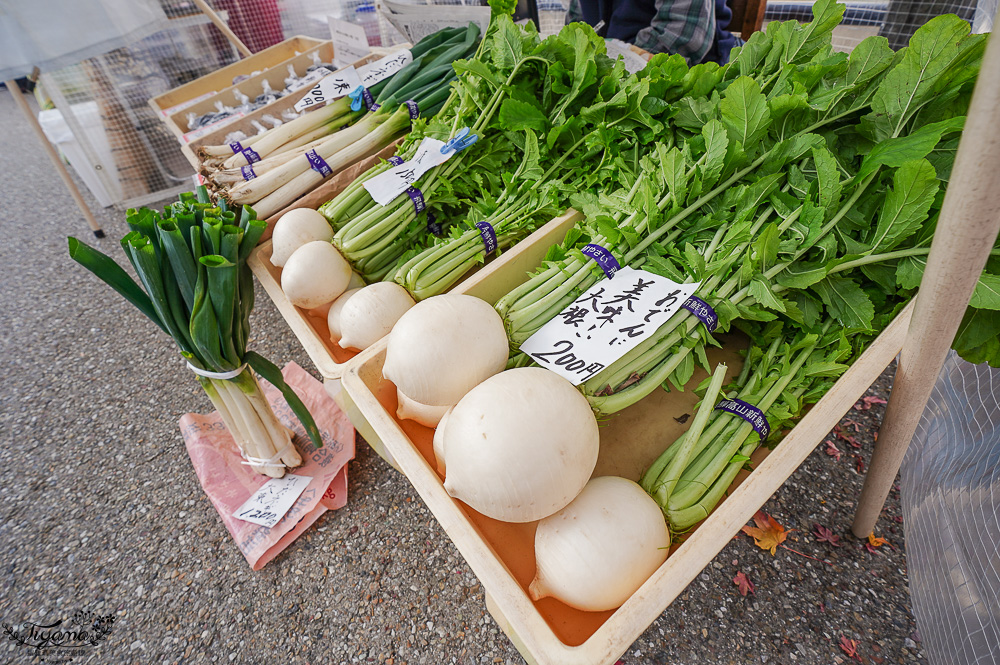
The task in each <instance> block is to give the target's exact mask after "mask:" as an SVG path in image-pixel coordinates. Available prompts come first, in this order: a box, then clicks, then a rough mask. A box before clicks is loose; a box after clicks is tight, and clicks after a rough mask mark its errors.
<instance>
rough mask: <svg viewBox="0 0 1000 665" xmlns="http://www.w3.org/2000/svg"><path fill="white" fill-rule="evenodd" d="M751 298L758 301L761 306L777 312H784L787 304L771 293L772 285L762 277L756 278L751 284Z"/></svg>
mask: <svg viewBox="0 0 1000 665" xmlns="http://www.w3.org/2000/svg"><path fill="white" fill-rule="evenodd" d="M749 293H750V297H752V298H753V299H754V300H756V301H757V302H758V303H759V304H760V305H761V306H763V307H766V308H768V309H773V310H775V311H776V312H784V311H785V304H784V303H783V302H782V301H781V299H780V298H778V296H776V295H775V294H774V292H773V291H771V287H770V285H769V284H768V283H767V282H766V281H764V279H763V278H761V277H755V278H754V279H753V281H752V282H750V288H749Z"/></svg>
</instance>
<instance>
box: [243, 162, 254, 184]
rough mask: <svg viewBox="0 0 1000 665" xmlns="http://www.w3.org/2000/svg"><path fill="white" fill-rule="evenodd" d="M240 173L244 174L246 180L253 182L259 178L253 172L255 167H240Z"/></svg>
mask: <svg viewBox="0 0 1000 665" xmlns="http://www.w3.org/2000/svg"><path fill="white" fill-rule="evenodd" d="M240 173H242V174H243V179H244V180H253V179H254V178H256V177H257V174H256V173H254V172H253V167H252V166H250V165H249V164H247V165H246V166H241V167H240Z"/></svg>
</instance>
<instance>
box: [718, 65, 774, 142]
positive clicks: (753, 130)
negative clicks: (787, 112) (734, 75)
mask: <svg viewBox="0 0 1000 665" xmlns="http://www.w3.org/2000/svg"><path fill="white" fill-rule="evenodd" d="M720 108H721V111H722V122H723V123H724V124H725V125H726V129H728V130H729V135H730V138H732V139H733V140H735V141H738V142H739V143H740V144H741V145H742V146H743V149H744V150H746V151H747V152H751V151H753V150H754V149H756V148H757V145H756V144H757V143H758V142H759V141H760V140H761V139H762V138H764V135H765V134H767V129H768V127H769V126H770V123H771V116H770V112H769V111H768V108H767V100H766V99H765V98H764V95H763V94H762V93H761V91H760V86H759V85H758V84H757V81H755V80H753V79H752V78H749V77H746V76H743V77H740V78H738V79H736V80H735V81H733V83H732V84H730V86H729V87H728V88H726V92H725V94H724V95H723V97H722V103H721V105H720Z"/></svg>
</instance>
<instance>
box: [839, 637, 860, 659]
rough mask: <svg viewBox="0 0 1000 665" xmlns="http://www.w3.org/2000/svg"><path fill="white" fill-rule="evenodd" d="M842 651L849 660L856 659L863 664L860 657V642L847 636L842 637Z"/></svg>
mask: <svg viewBox="0 0 1000 665" xmlns="http://www.w3.org/2000/svg"><path fill="white" fill-rule="evenodd" d="M840 650H841V651H843V652H844V653H845V654H847V657H848V658H854V659H855V660H857V661H858V662H859V663H860V662H861V656H859V655H858V641H857V640H852V639H849V638H847V637H846V636H845V635H841V636H840Z"/></svg>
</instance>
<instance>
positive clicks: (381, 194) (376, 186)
mask: <svg viewBox="0 0 1000 665" xmlns="http://www.w3.org/2000/svg"><path fill="white" fill-rule="evenodd" d="M442 146H444V142H443V141H438V140H437V139H432V138H425V139H424V140H423V141H421V142H420V146H419V147H418V148H417V153H416V154H415V155H414V156H413V159H411V160H410V161H408V162H403V163H402V164H400V165H399V166H395V167H393V168H391V169H389V170H388V171H383V172H382V173H379V174H378V175H377V176H375V177H374V178H370V179H368V180H366V181H365V182H364V183H363V184H364V188H365V189H367V190H368V193H369V194H371V196H372V199H374V200H375V201H376V202H377V203H378V204H379V205H383V206H387V205H389V204H390V203H392V200H393V199H395V198H396V197H397V196H399V195H400V194H402V193H403V192H405V191H406V189H407V188H408V187H409V186H410V185H412V184H413V183H415V182H416V181H417V179H418V178H419V177H420V176H422V175H423V174H425V173H427V172H428V171H430V170H431V169H432V168H434V167H435V166H437V165H438V164H444V163H445V162H447V161H448V160H449V159H451V156H452V155H454V154H455V152H454V151H453V150H452V151H449V152H448V153H447V154H443V155H442V154H441V147H442Z"/></svg>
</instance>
